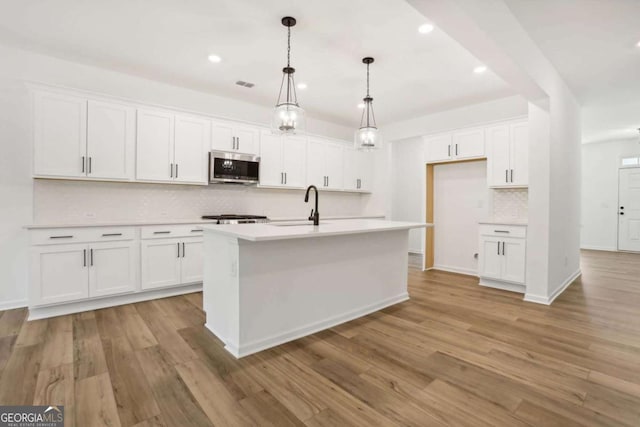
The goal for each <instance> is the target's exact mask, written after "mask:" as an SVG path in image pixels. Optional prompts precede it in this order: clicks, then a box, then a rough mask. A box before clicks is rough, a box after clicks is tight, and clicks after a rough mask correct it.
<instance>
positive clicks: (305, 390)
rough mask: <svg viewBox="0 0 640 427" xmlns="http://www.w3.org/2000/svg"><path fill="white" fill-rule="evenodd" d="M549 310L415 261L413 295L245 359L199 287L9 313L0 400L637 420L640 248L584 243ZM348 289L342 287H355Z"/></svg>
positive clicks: (172, 420) (2, 328)
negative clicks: (213, 323) (229, 348)
mask: <svg viewBox="0 0 640 427" xmlns="http://www.w3.org/2000/svg"><path fill="white" fill-rule="evenodd" d="M582 271H583V276H582V278H581V279H580V280H578V281H577V282H576V283H574V284H573V285H572V286H571V287H570V288H569V289H568V290H567V291H566V292H565V293H564V294H563V295H562V296H561V297H560V298H558V300H557V301H556V302H555V303H554V304H553V306H551V307H546V306H540V305H536V304H531V303H525V302H523V301H522V297H521V295H517V294H513V293H509V292H503V291H498V290H493V289H487V288H483V287H480V286H478V285H477V279H474V278H472V277H469V276H463V275H457V274H451V273H444V272H437V271H430V272H421V271H419V270H417V269H415V268H410V270H409V279H410V280H409V282H410V294H411V300H410V301H407V302H405V303H402V304H399V305H396V306H393V307H390V308H387V309H385V310H382V311H380V312H377V313H374V314H372V315H369V316H367V317H364V318H361V319H358V320H355V321H352V322H349V323H346V324H343V325H340V326H338V327H335V328H332V329H330V330H327V331H324V332H321V333H318V334H315V335H312V336H309V337H306V338H303V339H299V340H297V341H294V342H291V343H288V344H285V345H282V346H280V347H277V348H274V349H271V350H268V351H264V352H261V353H258V354H255V355H252V356H250V357H247V358H244V359H241V360H236V359H234V358H233V357H232V356H230V355H229V354H228V353H227V352H226V351H225V350H224V349H223V346H222V344H221V343H220V342H219V341H218V340H217V339H216V338H215V337H214V336H213V335H212V334H210V333H209V332H208V331H206V330H205V329H204V327H203V323H204V314H203V312H202V311H201V305H202V301H201V299H202V296H201V294H190V295H184V296H180V297H173V298H167V299H163V300H156V301H149V302H143V303H139V304H132V305H127V306H122V307H116V308H110V309H104V310H97V311H90V312H86V313H81V314H76V315H71V316H62V317H58V318H52V319H46V320H37V321H33V322H26V321H25V317H26V315H27V311H26V310H25V309H18V310H8V311H4V312H1V313H0V404H1V405H9V404H42V405H44V404H60V405H65V407H66V415H67V417H66V418H67V420H66V421H67V423H66V425H67V426H77V427H86V426H123V427H128V426H137V427H142V426H168V427H173V426H179V427H185V426H212V425H213V426H347V425H359V426H395V425H403V426H404V425H411V426H440V425H456V426H527V425H530V426H574V425H587V426H618V425H620V426H639V425H640V255H634V254H622V253H606V252H594V251H584V252H583V257H582ZM345 285H346V286H348V284H345Z"/></svg>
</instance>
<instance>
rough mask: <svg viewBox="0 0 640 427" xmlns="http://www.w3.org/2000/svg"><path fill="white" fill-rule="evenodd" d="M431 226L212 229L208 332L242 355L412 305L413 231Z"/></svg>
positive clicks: (369, 223)
mask: <svg viewBox="0 0 640 427" xmlns="http://www.w3.org/2000/svg"><path fill="white" fill-rule="evenodd" d="M424 226H426V224H413V223H398V222H390V221H376V220H366V221H364V220H359V221H356V220H352V221H334V222H332V223H328V224H326V225H325V224H322V223H321V225H320V226H319V227H315V228H314V227H313V226H311V225H305V226H293V227H287V226H278V225H274V224H245V225H237V226H233V225H231V226H229V225H221V226H205V227H204V228H205V253H204V265H205V271H204V287H203V307H204V310H205V312H206V319H207V320H206V324H205V326H206V327H207V328H208V329H209V330H210V331H211V332H213V333H214V334H215V335H216V336H217V337H218V338H220V339H221V340H222V341H223V342H224V343H225V348H226V349H227V350H228V351H229V352H230V353H231V354H233V355H234V356H235V357H243V356H247V355H249V354H252V353H255V352H258V351H261V350H264V349H267V348H270V347H273V346H276V345H279V344H282V343H285V342H287V341H291V340H294V339H296V338H300V337H303V336H305V335H309V334H312V333H314V332H318V331H321V330H323V329H326V328H330V327H332V326H335V325H338V324H340V323H343V322H346V321H348V320H352V319H355V318H358V317H361V316H364V315H366V314H369V313H372V312H374V311H376V310H380V309H381V308H384V307H387V306H390V305H393V304H396V303H399V302H402V301H405V300H407V299H408V298H409V294H408V293H407V265H408V230H409V228H416V227H424Z"/></svg>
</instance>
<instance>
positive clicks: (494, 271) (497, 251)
mask: <svg viewBox="0 0 640 427" xmlns="http://www.w3.org/2000/svg"><path fill="white" fill-rule="evenodd" d="M501 242H502V241H501V240H499V239H498V238H492V237H487V236H481V237H480V252H479V253H478V276H480V277H486V278H489V279H500V277H501V274H502V258H503V257H502V255H501V253H502V243H501Z"/></svg>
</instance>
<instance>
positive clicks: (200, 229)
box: [191, 228, 202, 233]
mask: <svg viewBox="0 0 640 427" xmlns="http://www.w3.org/2000/svg"><path fill="white" fill-rule="evenodd" d="M201 231H202V228H194V229H193V230H191V232H192V233H199V232H201Z"/></svg>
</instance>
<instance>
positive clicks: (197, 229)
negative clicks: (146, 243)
mask: <svg viewBox="0 0 640 427" xmlns="http://www.w3.org/2000/svg"><path fill="white" fill-rule="evenodd" d="M197 236H202V224H184V225H153V226H147V227H142V229H141V231H140V238H141V239H144V240H146V239H166V238H170V237H197Z"/></svg>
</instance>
